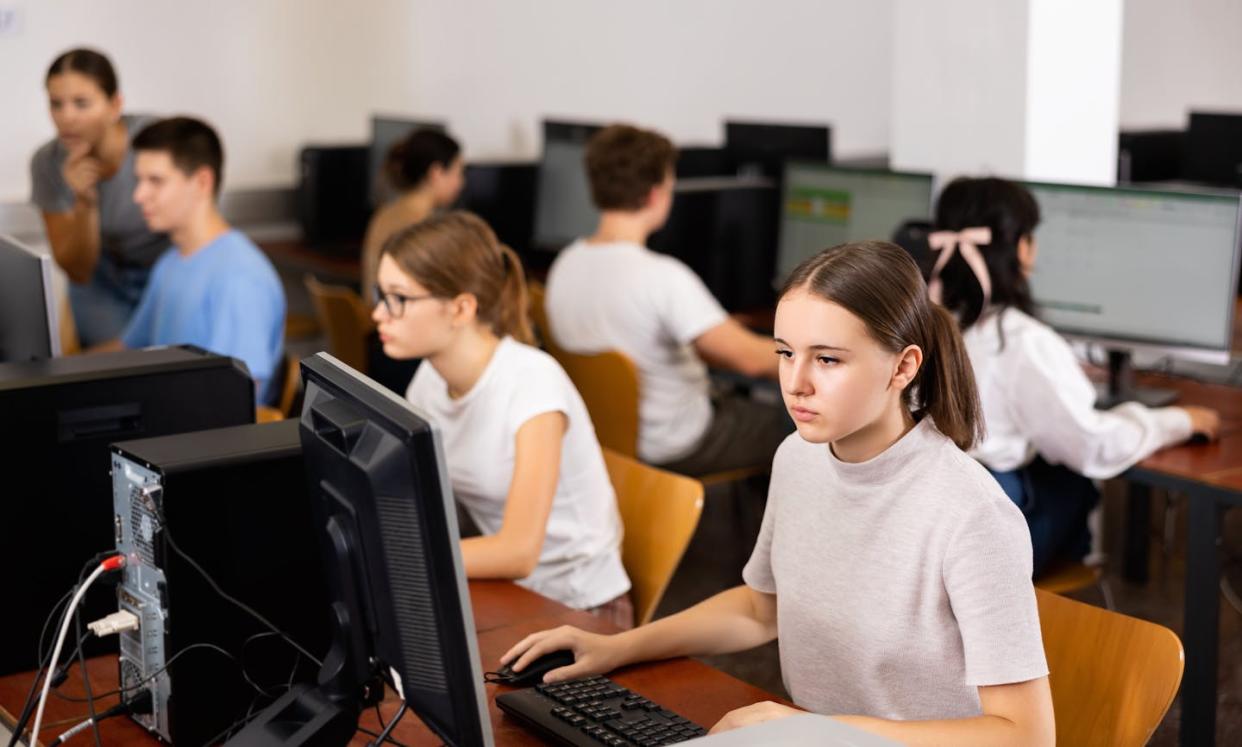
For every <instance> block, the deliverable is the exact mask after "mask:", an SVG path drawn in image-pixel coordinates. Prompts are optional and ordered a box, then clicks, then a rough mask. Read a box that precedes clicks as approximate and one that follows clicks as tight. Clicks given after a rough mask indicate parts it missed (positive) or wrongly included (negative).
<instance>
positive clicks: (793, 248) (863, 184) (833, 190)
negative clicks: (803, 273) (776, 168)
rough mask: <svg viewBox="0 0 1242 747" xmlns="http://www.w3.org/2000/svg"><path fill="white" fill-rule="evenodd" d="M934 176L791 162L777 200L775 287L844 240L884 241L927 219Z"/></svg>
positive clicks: (930, 205) (787, 167)
mask: <svg viewBox="0 0 1242 747" xmlns="http://www.w3.org/2000/svg"><path fill="white" fill-rule="evenodd" d="M931 208H932V175H931V174H920V173H914V172H901V171H882V170H872V169H852V168H842V167H834V166H825V165H823V164H814V163H803V162H793V163H790V164H788V165H787V166H786V169H785V179H784V191H783V194H782V198H781V223H780V241H779V244H778V249H777V261H776V277H775V278H774V279H773V280H774V283H775V284H776V285H778V286H779V285H781V284H782V283H784V281H785V278H787V277H788V276H789V273H791V272H792V271H793V269H794V268H795V267H797V266H798V265H799V264H800V263H801V262H802V261H803V260H805V259H807V258H809V257H811V256H814V255H815V254H816V253H817V252H819V251H820V250H822V249H826V248H828V247H830V246H836V245H837V244H842V243H845V242H847V241H861V240H864V239H883V240H888V238H889V237H890V236H892V235H893V232H894V231H895V230H896V229H897V228H898V227H899V226H901V225H902V224H903V223H905V222H906V221H908V220H910V219H920V218H921V219H927V218H928V217H930V215H931Z"/></svg>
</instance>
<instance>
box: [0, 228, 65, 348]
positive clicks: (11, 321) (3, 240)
mask: <svg viewBox="0 0 1242 747" xmlns="http://www.w3.org/2000/svg"><path fill="white" fill-rule="evenodd" d="M59 327H60V325H59V322H58V319H57V314H56V295H55V294H54V293H53V292H52V258H51V257H49V256H47V255H45V254H40V253H39V252H36V251H35V250H33V249H31V248H29V247H27V246H25V245H23V244H21V243H20V242H18V241H16V240H15V239H13V238H11V237H9V236H0V363H10V362H18V361H29V360H41V359H44V358H53V357H55V356H58V355H60V328H59Z"/></svg>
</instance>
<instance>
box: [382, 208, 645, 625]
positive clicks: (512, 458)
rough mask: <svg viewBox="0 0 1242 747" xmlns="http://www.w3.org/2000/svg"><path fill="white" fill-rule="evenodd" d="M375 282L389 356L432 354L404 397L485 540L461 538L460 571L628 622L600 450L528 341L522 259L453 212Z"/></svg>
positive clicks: (401, 251)
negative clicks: (430, 425) (431, 428)
mask: <svg viewBox="0 0 1242 747" xmlns="http://www.w3.org/2000/svg"><path fill="white" fill-rule="evenodd" d="M378 279H379V282H378V284H377V285H378V287H377V288H376V289H375V291H376V297H377V298H379V299H380V301H379V303H378V304H376V306H375V312H374V313H373V315H372V318H373V319H374V320H375V322H376V324H377V325H378V330H379V335H380V340H381V341H382V342H383V345H384V352H385V353H387V354H388V355H389V356H391V357H393V358H398V359H404V358H423V359H425V361H424V364H423V365H421V366H419V368H418V372H417V373H416V374H415V375H414V379H413V381H411V382H410V386H409V390H408V392H407V394H406V396H407V398H408V399H409V400H410V402H411V403H412V404H414V405H415V406H416V407H418V408H419V409H420V410H421V411H422V412H423V413H424V414H425V415H426V416H427V417H428V418H429V419H430V420H431V421H432V422H434V423H435V424H436V425H437V426H438V427H439V429H440V434H441V437H442V440H443V444H444V453H445V458H446V461H447V462H448V471H449V478H450V481H451V483H452V486H453V494H454V497H455V498H456V499H457V501H458V502H459V503H460V504H461V505H462V506H463V507H464V508H465V510H466V511H467V513H469V514H470V517H471V518H472V519H473V520H474V522H475V524H477V525H478V527H479V528H480V529H481V530H482V532H483V536H481V537H471V538H469V539H465V540H463V541H462V558H463V560H464V561H465V566H466V575H467V576H469V577H470V578H505V579H513V580H515V581H517V582H518V583H519V584H521V585H523V586H526V587H528V588H530V589H532V590H534V591H537V592H539V593H541V594H543V595H544V596H548V597H551V598H553V599H556V600H558V601H560V602H562V603H564V604H567V605H569V606H571V607H575V608H577V609H585V610H588V611H591V612H594V613H596V614H599V615H601V616H604V617H607V618H609V619H611V620H612V621H613V622H615V623H617V624H619V625H621V626H623V627H628V626H629V625H631V624H633V623H632V622H631V620H632V617H633V612H632V609H633V608H632V606H631V605H630V602H629V598H628V596H627V594H626V592H628V591H629V588H630V582H629V578H628V577H627V576H626V575H625V569H624V568H623V567H622V566H621V554H620V545H621V521H620V515H619V513H618V511H617V504H616V496H615V494H614V493H613V489H612V484H611V483H610V482H609V479H608V472H607V469H606V467H605V466H604V456H603V452H602V451H601V450H600V446H599V441H597V440H596V438H595V429H594V427H593V426H592V425H591V419H590V416H589V415H588V414H587V410H586V406H585V405H584V404H583V402H582V398H581V397H580V396H579V395H578V391H577V390H576V389H574V386H573V384H572V383H571V382H570V380H569V377H568V376H567V375H566V374H565V372H564V370H562V369H561V367H560V365H559V364H557V362H556V361H555V360H553V359H552V358H551V356H549V355H548V354H547V353H544V352H543V351H541V350H539V349H538V348H535V347H532V346H531V344H530V343H531V340H532V335H531V331H530V324H529V321H528V319H527V307H526V284H525V280H524V278H523V273H522V266H521V263H520V262H519V260H518V258H517V255H515V254H514V253H513V251H512V250H511V249H509V248H508V247H506V246H503V245H502V244H500V243H499V242H498V241H497V240H496V235H495V234H494V233H492V230H491V229H490V228H488V226H487V224H486V223H484V222H483V221H482V220H480V219H479V218H477V217H476V216H474V215H471V214H470V213H463V212H454V213H448V214H446V215H442V216H437V217H432V218H429V219H427V220H425V221H423V222H422V223H419V224H417V225H414V226H411V227H409V228H407V229H405V230H403V231H401V232H399V233H397V234H395V235H394V236H393V237H392V238H391V239H389V240H388V242H387V243H385V245H384V248H383V253H382V255H381V259H380V263H379V272H378Z"/></svg>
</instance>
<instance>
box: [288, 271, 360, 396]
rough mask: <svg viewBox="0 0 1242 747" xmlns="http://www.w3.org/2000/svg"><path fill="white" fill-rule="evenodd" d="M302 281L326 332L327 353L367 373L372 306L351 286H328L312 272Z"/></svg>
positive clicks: (320, 324) (320, 323)
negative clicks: (369, 307) (368, 306)
mask: <svg viewBox="0 0 1242 747" xmlns="http://www.w3.org/2000/svg"><path fill="white" fill-rule="evenodd" d="M303 281H304V282H305V283H306V290H307V291H309V292H310V296H311V301H312V302H314V304H315V315H316V316H317V317H318V319H319V326H320V327H321V328H322V329H323V331H324V332H325V333H326V334H327V337H328V352H329V353H331V354H332V355H333V356H335V357H336V358H338V359H339V360H340V361H341V362H342V363H344V364H345V365H347V366H349V367H350V368H353V369H354V370H356V371H358V372H359V373H366V372H367V334H368V333H369V332H370V330H371V311H370V309H368V308H367V306H366V304H365V303H363V301H362V298H361V297H360V296H359V295H358V294H357V293H356V292H354V290H353V289H352V288H347V287H345V286H343V285H326V284H324V283H321V282H319V280H318V279H316V278H315V276H314V275H310V274H307V275H306V276H305V278H304V279H303Z"/></svg>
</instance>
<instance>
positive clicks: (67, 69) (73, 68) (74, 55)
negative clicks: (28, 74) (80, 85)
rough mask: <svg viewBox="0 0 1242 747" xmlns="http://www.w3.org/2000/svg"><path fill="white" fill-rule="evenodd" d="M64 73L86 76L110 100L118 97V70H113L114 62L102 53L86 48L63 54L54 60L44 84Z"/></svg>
mask: <svg viewBox="0 0 1242 747" xmlns="http://www.w3.org/2000/svg"><path fill="white" fill-rule="evenodd" d="M64 73H77V74H78V75H85V76H86V77H88V78H90V79H91V80H93V81H95V84H96V85H97V86H99V90H101V91H103V92H104V94H105V95H106V96H107V97H108V98H112V97H113V96H115V95H116V92H117V81H116V70H114V69H113V67H112V62H111V61H109V60H108V58H107V56H106V55H104V54H103V53H102V52H96V51H95V50H93V49H86V48H78V49H71V50H69V51H68V52H62V53H61V54H60V55H59V56H58V57H57V58H56V59H54V60H52V64H51V65H50V66H49V67H48V69H47V75H46V76H45V77H44V79H43V82H44V84H46V83H47V82H48V81H50V80H51V79H52V78H53V76H56V75H62V74H64Z"/></svg>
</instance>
